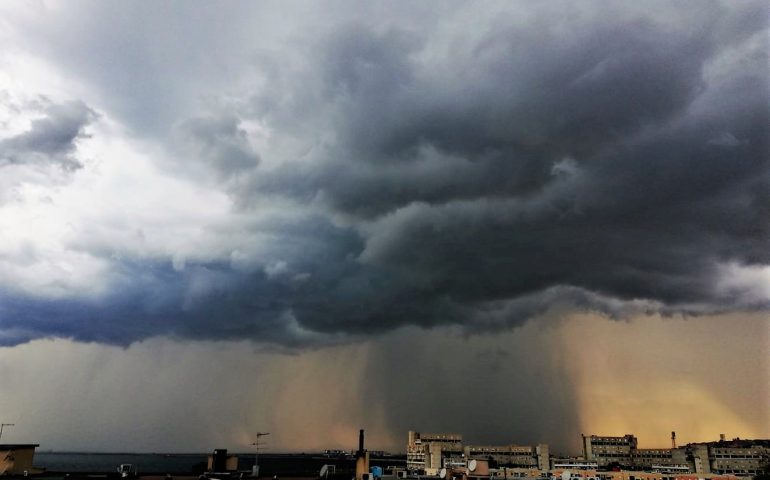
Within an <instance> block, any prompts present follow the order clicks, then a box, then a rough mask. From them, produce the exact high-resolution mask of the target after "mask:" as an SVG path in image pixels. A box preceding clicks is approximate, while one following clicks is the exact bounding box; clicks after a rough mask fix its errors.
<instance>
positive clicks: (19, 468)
mask: <svg viewBox="0 0 770 480" xmlns="http://www.w3.org/2000/svg"><path fill="white" fill-rule="evenodd" d="M38 446H39V445H38V444H36V443H35V444H33V443H17V444H5V445H0V475H24V474H25V472H26V473H39V469H35V468H33V467H32V460H33V458H34V456H35V448H37V447H38Z"/></svg>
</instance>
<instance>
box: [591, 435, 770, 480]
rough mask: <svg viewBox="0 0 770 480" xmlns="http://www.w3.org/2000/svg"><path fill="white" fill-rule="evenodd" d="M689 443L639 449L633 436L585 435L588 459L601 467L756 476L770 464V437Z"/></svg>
mask: <svg viewBox="0 0 770 480" xmlns="http://www.w3.org/2000/svg"><path fill="white" fill-rule="evenodd" d="M721 437H722V438H721V440H719V441H718V442H703V443H689V444H687V445H685V446H682V447H674V448H637V440H636V437H634V436H633V435H624V436H622V437H602V436H597V435H591V436H585V435H584V436H583V455H584V459H585V461H589V462H596V464H597V465H598V466H599V468H604V469H607V468H608V467H610V466H614V465H617V466H621V467H624V468H626V469H629V470H638V471H648V472H662V473H677V474H683V473H685V472H689V473H695V474H698V475H703V474H714V475H735V476H755V475H758V474H760V473H761V472H762V471H763V469H765V468H768V466H769V465H770V440H740V439H737V438H736V439H734V440H730V441H726V440H725V439H724V435H722V436H721Z"/></svg>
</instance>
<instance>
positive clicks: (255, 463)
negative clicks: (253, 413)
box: [251, 432, 270, 477]
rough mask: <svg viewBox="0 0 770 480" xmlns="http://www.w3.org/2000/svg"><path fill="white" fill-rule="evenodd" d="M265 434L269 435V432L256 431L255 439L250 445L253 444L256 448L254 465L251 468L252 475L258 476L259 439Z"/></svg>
mask: <svg viewBox="0 0 770 480" xmlns="http://www.w3.org/2000/svg"><path fill="white" fill-rule="evenodd" d="M267 435H270V432H257V441H256V442H254V443H252V445H254V447H255V450H256V452H255V453H254V466H253V467H252V469H251V476H252V477H258V476H259V439H260V438H262V437H265V436H267Z"/></svg>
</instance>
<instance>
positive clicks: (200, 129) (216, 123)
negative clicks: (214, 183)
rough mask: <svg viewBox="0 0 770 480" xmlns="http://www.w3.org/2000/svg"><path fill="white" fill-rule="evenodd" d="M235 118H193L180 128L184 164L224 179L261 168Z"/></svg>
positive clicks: (180, 147)
mask: <svg viewBox="0 0 770 480" xmlns="http://www.w3.org/2000/svg"><path fill="white" fill-rule="evenodd" d="M239 123H240V120H239V119H238V117H236V116H234V115H229V114H224V115H219V116H207V117H198V118H192V119H189V120H186V121H184V122H182V123H181V124H180V125H178V126H177V128H176V130H175V133H176V140H177V143H179V149H180V156H181V157H182V158H181V159H180V160H181V161H180V163H181V164H182V165H183V166H184V167H185V168H188V169H189V168H190V167H192V166H193V165H195V164H198V165H199V166H200V167H201V169H203V170H204V171H206V172H212V171H213V172H214V174H215V176H216V177H217V178H218V179H219V180H220V181H222V180H227V179H231V178H232V177H237V176H238V175H242V174H247V173H249V172H250V171H251V170H253V169H254V168H256V167H257V165H258V163H259V156H258V155H257V154H256V153H255V152H254V151H253V150H252V149H251V147H250V146H249V142H248V138H247V134H246V132H245V131H244V130H243V128H241V127H240V125H239Z"/></svg>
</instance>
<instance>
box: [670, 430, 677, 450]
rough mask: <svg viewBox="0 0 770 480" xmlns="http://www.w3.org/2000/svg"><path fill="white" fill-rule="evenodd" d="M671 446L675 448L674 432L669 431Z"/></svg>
mask: <svg viewBox="0 0 770 480" xmlns="http://www.w3.org/2000/svg"><path fill="white" fill-rule="evenodd" d="M671 448H676V432H671Z"/></svg>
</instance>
